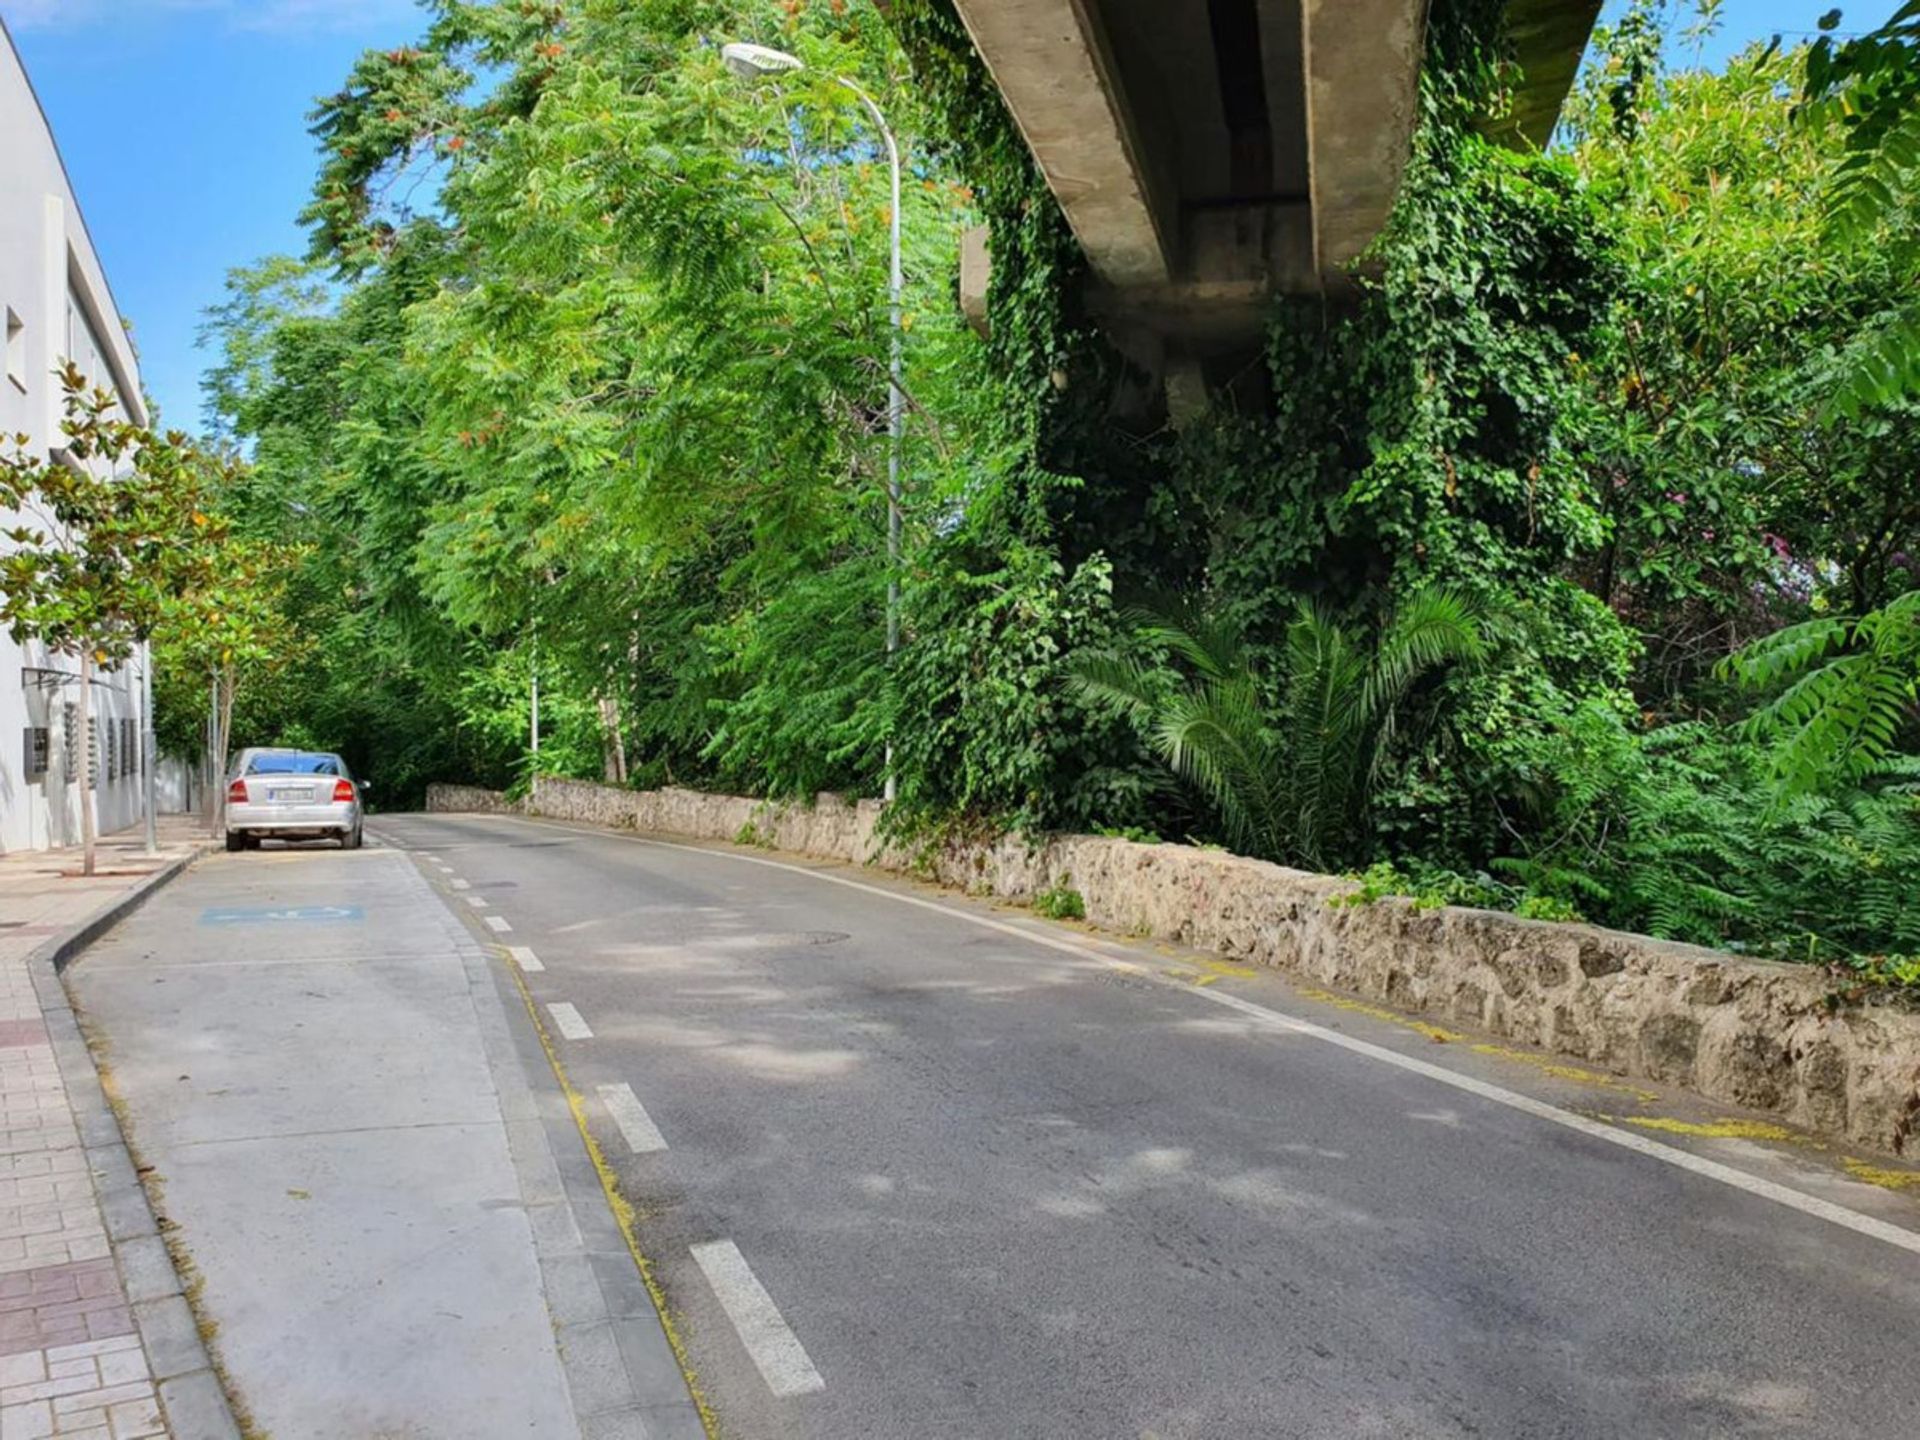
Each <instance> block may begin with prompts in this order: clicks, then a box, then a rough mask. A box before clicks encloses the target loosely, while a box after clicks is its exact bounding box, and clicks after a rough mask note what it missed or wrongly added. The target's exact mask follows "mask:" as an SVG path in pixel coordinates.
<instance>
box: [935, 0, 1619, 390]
mask: <svg viewBox="0 0 1920 1440" xmlns="http://www.w3.org/2000/svg"><path fill="white" fill-rule="evenodd" d="M955 3H956V5H957V7H958V9H959V11H960V15H961V18H962V19H963V20H964V21H965V23H966V26H967V29H968V31H969V32H970V33H971V35H972V37H973V41H974V45H975V47H976V48H977V49H978V50H979V52H980V55H981V57H982V59H983V60H984V61H985V62H986V64H987V66H988V68H989V70H991V72H992V74H993V77H994V80H995V82H996V83H997V84H998V86H999V88H1000V92H1001V94H1002V95H1003V96H1004V97H1005V98H1006V101H1007V105H1008V108H1009V109H1010V110H1011V111H1012V113H1013V117H1014V120H1015V122H1016V123H1017V124H1018V125H1019V127H1020V130H1021V132H1022V133H1023V134H1024V135H1025V137H1026V140H1027V144H1028V145H1029V146H1030V147H1031V149H1032V151H1033V155H1034V159H1035V160H1036V161H1037V162H1038V163H1039V166H1040V169H1041V171H1042V172H1043V173H1044V174H1045V176H1046V179H1047V182H1048V184H1049V186H1050V187H1051V188H1052V190H1053V193H1054V195H1055V196H1056V197H1057V198H1058V200H1059V202H1060V206H1061V209H1062V210H1063V211H1064V212H1065V214H1066V218H1067V221H1068V223H1069V224H1070V225H1071V226H1072V227H1073V231H1074V234H1075V235H1076V236H1077V237H1078V238H1079V240H1080V243H1081V246H1082V247H1083V248H1084V249H1085V251H1086V254H1087V258H1088V260H1089V261H1090V262H1091V265H1092V269H1093V272H1094V275H1095V277H1096V279H1097V287H1096V289H1095V291H1094V293H1093V294H1092V296H1091V297H1090V298H1091V300H1092V303H1093V306H1094V309H1095V312H1096V313H1097V314H1098V315H1100V316H1101V317H1102V319H1103V321H1104V322H1105V323H1106V327H1107V328H1108V329H1109V330H1110V331H1111V332H1113V333H1114V334H1115V337H1116V338H1117V339H1120V340H1121V341H1122V343H1123V345H1125V347H1126V348H1127V349H1128V350H1130V351H1133V352H1135V353H1136V354H1143V352H1153V354H1154V355H1156V356H1157V355H1158V354H1161V353H1165V354H1169V355H1174V356H1179V357H1186V358H1187V359H1190V360H1191V359H1204V358H1206V357H1209V356H1214V355H1226V354H1232V353H1240V354H1244V353H1245V351H1246V349H1247V347H1248V346H1249V344H1251V343H1254V342H1256V341H1257V338H1258V336H1259V333H1260V325H1261V318H1262V315H1263V314H1264V311H1265V308H1266V302H1267V300H1268V299H1269V297H1270V296H1272V295H1273V294H1274V293H1275V292H1288V293H1298V294H1320V293H1329V292H1337V291H1338V290H1340V289H1341V288H1342V287H1343V286H1344V285H1346V284H1347V283H1348V281H1347V276H1348V267H1349V266H1350V264H1351V263H1352V261H1353V260H1354V259H1355V258H1356V257H1357V256H1358V255H1360V253H1361V252H1362V251H1363V250H1364V249H1365V248H1366V246H1367V244H1368V242H1369V241H1371V240H1372V239H1373V237H1374V236H1375V235H1376V234H1378V233H1379V230H1380V227H1381V225H1382V224H1383V223H1384V222H1385V220H1386V218H1387V213H1388V211H1389V209H1390V208H1391V206H1392V204H1393V198H1394V194H1395V191H1396V190H1397V188H1398V186H1399V182H1400V176H1401V172H1402V170H1403V168H1404V167H1405V164H1406V159H1407V153H1408V146H1409V141H1410V138H1411V134H1412V129H1413V122H1414V117H1415V113H1416V105H1417V88H1418V82H1419V71H1420V64H1421V60H1422V56H1423V54H1424V48H1425V28H1426V13H1427V0H955ZM1599 5H1600V0H1511V4H1510V6H1509V19H1510V23H1511V25H1512V27H1513V33H1514V38H1515V41H1516V43H1517V46H1518V50H1519V59H1520V62H1521V64H1522V66H1523V67H1524V73H1525V79H1524V82H1523V84H1522V85H1521V87H1520V90H1519V92H1518V94H1517V95H1516V97H1515V105H1514V110H1513V113H1512V115H1511V116H1510V117H1508V118H1507V120H1506V121H1505V122H1503V123H1504V128H1505V130H1506V133H1507V134H1508V135H1509V136H1510V137H1511V138H1512V140H1513V142H1514V143H1516V144H1529V145H1543V144H1544V143H1545V142H1546V139H1547V137H1548V135H1549V134H1550V133H1551V131H1552V129H1553V124H1554V121H1555V119H1556V118H1557V116H1558V114H1559V110H1560V105H1561V103H1562V101H1563V100H1564V99H1565V97H1566V94H1567V91H1568V88H1569V87H1570V85H1571V84H1572V81H1573V77H1574V72H1575V70H1576V69H1577V68H1578V66H1579V63H1580V57H1581V54H1582V52H1583V50H1584V49H1585V46H1586V42H1587V36H1588V33H1589V31H1590V30H1591V29H1592V25H1593V20H1594V16H1595V14H1596V12H1597V11H1598V9H1599ZM976 262H977V257H976ZM973 268H974V269H975V270H976V273H977V268H978V267H977V263H976V265H975V266H974V267H973ZM1143 358H1147V357H1146V356H1145V355H1144V354H1143ZM1155 368H1159V367H1158V365H1157V364H1156V365H1155Z"/></svg>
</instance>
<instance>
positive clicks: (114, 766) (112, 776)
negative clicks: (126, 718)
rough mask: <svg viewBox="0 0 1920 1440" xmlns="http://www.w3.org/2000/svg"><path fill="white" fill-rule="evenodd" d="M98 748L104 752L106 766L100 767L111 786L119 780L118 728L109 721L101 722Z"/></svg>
mask: <svg viewBox="0 0 1920 1440" xmlns="http://www.w3.org/2000/svg"><path fill="white" fill-rule="evenodd" d="M100 729H101V731H102V733H101V736H100V748H101V749H102V750H104V751H106V764H105V765H104V766H103V767H102V768H103V769H104V770H105V772H106V776H107V783H108V784H109V785H111V784H112V783H113V782H114V781H116V780H118V779H119V778H120V727H119V725H117V724H115V723H114V721H112V720H111V719H108V720H105V721H102V722H101V725H100Z"/></svg>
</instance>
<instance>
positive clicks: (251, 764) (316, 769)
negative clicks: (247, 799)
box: [247, 751, 340, 775]
mask: <svg viewBox="0 0 1920 1440" xmlns="http://www.w3.org/2000/svg"><path fill="white" fill-rule="evenodd" d="M247 773H248V774H249V775H338V774H339V773H340V761H339V760H338V759H337V758H336V757H334V756H332V755H289V754H287V753H285V752H284V751H283V752H281V753H280V754H278V755H256V756H254V757H253V759H251V760H249V761H248V762H247Z"/></svg>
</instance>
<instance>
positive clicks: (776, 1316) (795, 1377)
mask: <svg viewBox="0 0 1920 1440" xmlns="http://www.w3.org/2000/svg"><path fill="white" fill-rule="evenodd" d="M693 1258H694V1262H695V1263H696V1264H698V1265H699V1267H700V1268H701V1269H702V1270H703V1271H705V1272H706V1276H707V1283H708V1284H709V1285H711V1286H713V1293H714V1294H715V1295H716V1296H717V1297H719V1300H720V1308H721V1309H722V1310H725V1311H726V1312H727V1319H729V1320H731V1321H732V1322H733V1328H734V1329H735V1330H737V1331H739V1332H740V1343H741V1344H743V1345H745V1346H746V1347H747V1354H749V1355H751V1356H752V1357H753V1363H754V1364H755V1365H757V1366H758V1367H759V1368H760V1374H761V1376H762V1378H764V1379H765V1380H766V1382H767V1388H768V1389H769V1390H771V1391H773V1393H774V1394H775V1395H779V1396H783V1397H784V1396H788V1395H806V1394H810V1393H811V1392H813V1391H815V1390H824V1389H826V1388H827V1382H826V1381H825V1380H822V1379H821V1378H820V1372H819V1371H818V1370H816V1369H814V1368H813V1361H811V1360H809V1359H808V1358H807V1352H806V1351H805V1350H804V1349H802V1348H801V1346H800V1341H799V1340H798V1339H797V1338H796V1337H795V1336H794V1333H793V1331H792V1330H790V1329H788V1328H787V1322H786V1321H785V1320H782V1319H781V1318H780V1311H779V1309H778V1308H777V1307H776V1306H775V1305H774V1303H773V1297H772V1296H771V1295H769V1294H767V1292H766V1288H765V1287H764V1286H762V1285H761V1283H760V1282H759V1281H758V1280H756V1279H755V1278H754V1274H753V1271H752V1270H750V1269H748V1268H747V1259H746V1256H744V1255H742V1254H741V1253H740V1247H739V1246H738V1245H735V1244H734V1243H733V1241H731V1240H709V1241H708V1242H707V1243H706V1244H704V1245H696V1246H694V1247H693Z"/></svg>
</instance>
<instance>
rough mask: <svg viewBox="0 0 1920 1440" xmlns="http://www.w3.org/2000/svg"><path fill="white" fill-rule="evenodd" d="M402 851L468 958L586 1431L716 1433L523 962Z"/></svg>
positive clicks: (625, 1439)
mask: <svg viewBox="0 0 1920 1440" xmlns="http://www.w3.org/2000/svg"><path fill="white" fill-rule="evenodd" d="M383 838H384V837H383ZM388 843H390V844H391V843H392V842H391V841H389V842H388ZM393 853H394V854H396V855H397V856H399V857H400V858H401V859H402V860H403V861H404V862H405V863H406V864H407V865H408V867H409V869H410V870H411V872H412V874H413V877H414V881H415V883H416V884H417V885H418V886H419V889H420V892H421V894H422V896H423V897H424V899H425V900H426V901H427V903H429V904H432V905H435V906H437V907H438V908H439V910H440V913H441V918H442V924H443V926H444V928H445V930H446V933H447V936H448V939H449V942H450V945H451V947H452V948H453V950H454V951H455V953H456V954H458V955H459V957H460V959H461V962H462V964H463V965H464V967H465V970H466V974H467V984H468V990H469V994H470V995H471V997H472V1001H473V1005H474V1013H475V1017H476V1020H477V1022H478V1024H479V1027H480V1040H481V1045H482V1047H483V1049H484V1050H485V1053H486V1060H487V1068H488V1070H489V1071H490V1072H491V1074H492V1076H493V1081H494V1086H495V1090H496V1093H497V1094H498V1096H499V1099H500V1106H501V1114H502V1116H503V1117H504V1119H505V1121H506V1127H507V1145H508V1151H509V1155H510V1158H511V1159H512V1162H513V1167H514V1171H515V1173H516V1175H517V1176H518V1177H519V1180H520V1187H521V1196H522V1199H523V1201H524V1203H525V1205H526V1209H527V1216H528V1219H529V1220H530V1221H531V1222H532V1229H533V1243H534V1253H535V1256H536V1258H537V1260H538V1262H539V1265H540V1274H541V1280H542V1283H543V1285H544V1288H545V1299H546V1303H547V1310H548V1314H549V1315H550V1316H551V1317H552V1321H553V1327H554V1337H555V1339H556V1341H557V1342H558V1346H559V1351H560V1364H561V1368H562V1370H563V1372H564V1373H565V1375H566V1379H567V1387H568V1390H569V1392H570V1395H571V1398H572V1401H573V1406H574V1412H575V1416H576V1418H577V1420H578V1421H579V1424H580V1437H581V1440H707V1433H708V1432H707V1428H706V1425H705V1423H704V1421H703V1420H702V1418H701V1413H700V1410H699V1407H698V1406H697V1405H696V1404H695V1403H694V1401H693V1398H692V1396H691V1394H690V1393H689V1390H688V1385H687V1379H686V1376H685V1375H683V1374H682V1372H681V1369H680V1363H679V1360H678V1359H677V1358H676V1356H675V1354H674V1351H673V1346H672V1343H671V1342H670V1341H669V1340H668V1338H667V1333H666V1328H665V1325H664V1323H663V1322H662V1320H661V1317H660V1314H659V1312H658V1311H657V1310H656V1309H655V1306H654V1301H653V1296H652V1294H651V1293H650V1292H649V1290H648V1288H647V1285H646V1280H645V1277H644V1276H643V1275H642V1274H641V1272H640V1269H639V1265H638V1262H637V1261H636V1259H635V1258H634V1255H633V1254H632V1253H631V1252H630V1251H629V1249H628V1247H627V1239H626V1236H625V1234H624V1233H623V1232H622V1230H621V1228H620V1224H619V1222H618V1221H617V1220H616V1219H615V1218H614V1214H613V1211H612V1209H611V1208H610V1206H609V1204H608V1198H607V1193H606V1191H605V1190H604V1189H603V1188H602V1185H601V1177H600V1173H599V1171H598V1170H597V1169H596V1167H595V1165H594V1160H593V1156H592V1155H591V1154H590V1153H589V1151H588V1149H587V1142H586V1140H585V1139H584V1138H583V1136H582V1134H581V1131H580V1129H579V1126H578V1125H577V1124H576V1122H575V1119H574V1113H573V1102H572V1101H571V1100H570V1098H569V1094H568V1089H567V1086H566V1085H565V1084H564V1083H563V1082H562V1080H561V1077H560V1074H559V1072H558V1071H557V1070H556V1068H555V1063H556V1062H555V1061H554V1060H553V1058H552V1056H551V1055H550V1054H549V1052H548V1050H547V1048H546V1044H545V1042H544V1040H543V1037H542V1033H541V1029H540V1022H539V1019H538V1017H537V1016H536V1015H535V1014H534V1013H533V1011H532V1010H531V1008H530V1006H531V1003H532V1002H531V999H530V997H526V996H524V995H523V993H522V992H521V990H520V989H519V987H518V986H517V984H516V982H515V978H514V969H513V965H514V962H513V961H512V960H511V959H509V958H507V957H506V956H505V955H503V954H501V953H500V951H501V947H500V944H499V940H498V937H496V936H494V935H493V934H492V933H491V932H490V931H486V930H483V929H482V928H481V924H480V919H479V916H478V915H477V914H475V913H474V912H473V911H472V910H470V909H468V908H467V907H465V906H456V905H454V904H452V903H451V902H450V901H449V899H448V897H447V896H446V894H444V893H443V892H441V891H440V890H437V889H436V888H435V887H434V885H433V882H432V881H431V880H430V879H429V878H428V877H427V876H426V875H425V874H424V873H423V871H422V869H421V867H420V863H419V861H418V858H417V857H416V856H415V855H414V854H412V853H411V852H409V851H407V850H406V849H404V848H402V847H400V846H399V845H397V844H396V845H394V846H393Z"/></svg>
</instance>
